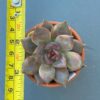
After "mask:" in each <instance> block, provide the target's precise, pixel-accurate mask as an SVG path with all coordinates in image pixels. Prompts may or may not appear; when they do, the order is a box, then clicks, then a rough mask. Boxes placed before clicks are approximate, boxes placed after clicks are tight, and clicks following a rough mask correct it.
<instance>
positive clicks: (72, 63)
mask: <svg viewBox="0 0 100 100" xmlns="http://www.w3.org/2000/svg"><path fill="white" fill-rule="evenodd" d="M66 58H67V66H68V68H69V70H70V71H76V70H78V69H80V68H81V67H82V66H83V63H82V59H81V56H80V55H79V54H78V53H76V52H71V51H70V52H67V54H66Z"/></svg>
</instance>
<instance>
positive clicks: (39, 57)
mask: <svg viewBox="0 0 100 100" xmlns="http://www.w3.org/2000/svg"><path fill="white" fill-rule="evenodd" d="M44 47H45V45H44V44H42V45H38V47H37V48H36V49H35V50H34V52H33V56H34V59H35V61H36V62H39V63H43V62H44V61H43V55H44Z"/></svg>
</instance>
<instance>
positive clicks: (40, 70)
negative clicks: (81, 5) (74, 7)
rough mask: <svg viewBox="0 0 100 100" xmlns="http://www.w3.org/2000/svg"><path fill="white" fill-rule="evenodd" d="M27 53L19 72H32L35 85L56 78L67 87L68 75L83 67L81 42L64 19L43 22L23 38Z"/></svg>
mask: <svg viewBox="0 0 100 100" xmlns="http://www.w3.org/2000/svg"><path fill="white" fill-rule="evenodd" d="M22 45H23V48H24V49H25V54H26V55H27V56H26V58H25V60H24V62H23V65H22V71H23V73H25V74H27V75H34V78H35V80H36V82H37V84H42V83H50V82H52V81H55V82H57V83H59V84H62V85H63V86H66V84H67V82H68V80H69V77H70V72H71V74H72V73H74V72H75V71H77V70H79V69H81V68H82V66H83V61H82V59H81V53H82V50H83V48H84V46H83V44H82V43H81V42H79V41H78V40H76V39H75V37H74V36H73V35H72V32H71V31H70V29H69V27H68V25H67V22H66V21H64V22H61V23H58V24H56V25H52V24H51V23H50V22H49V21H44V22H43V23H42V25H41V26H36V27H35V29H34V30H32V31H31V32H29V33H28V34H27V36H26V37H25V38H24V39H23V40H22Z"/></svg>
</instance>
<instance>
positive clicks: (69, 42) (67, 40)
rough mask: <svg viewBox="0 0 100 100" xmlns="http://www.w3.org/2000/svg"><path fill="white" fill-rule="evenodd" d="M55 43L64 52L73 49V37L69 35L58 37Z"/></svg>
mask: <svg viewBox="0 0 100 100" xmlns="http://www.w3.org/2000/svg"><path fill="white" fill-rule="evenodd" d="M55 41H56V42H58V43H59V44H60V45H61V47H62V50H63V51H65V52H66V51H69V50H72V48H73V37H72V36H70V35H59V36H57V37H56V39H55Z"/></svg>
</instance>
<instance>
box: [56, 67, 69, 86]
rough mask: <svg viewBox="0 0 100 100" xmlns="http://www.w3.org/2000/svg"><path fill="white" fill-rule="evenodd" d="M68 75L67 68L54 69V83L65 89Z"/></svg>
mask: <svg viewBox="0 0 100 100" xmlns="http://www.w3.org/2000/svg"><path fill="white" fill-rule="evenodd" d="M68 77H69V73H68V70H67V68H56V75H55V81H56V82H57V83H60V84H62V85H64V86H65V87H66V84H67V82H68Z"/></svg>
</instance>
